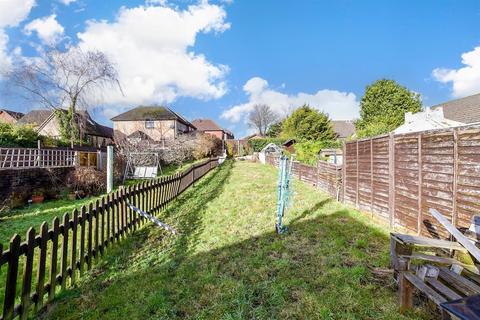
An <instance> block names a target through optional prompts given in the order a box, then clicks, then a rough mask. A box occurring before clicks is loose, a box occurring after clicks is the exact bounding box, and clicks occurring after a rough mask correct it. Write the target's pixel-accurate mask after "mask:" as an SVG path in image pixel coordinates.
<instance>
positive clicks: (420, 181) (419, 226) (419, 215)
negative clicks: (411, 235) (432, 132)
mask: <svg viewBox="0 0 480 320" xmlns="http://www.w3.org/2000/svg"><path fill="white" fill-rule="evenodd" d="M417 144H418V213H417V219H418V223H417V234H418V235H420V234H421V233H422V221H423V214H422V185H423V176H422V165H423V164H422V134H421V133H419V134H418V139H417Z"/></svg>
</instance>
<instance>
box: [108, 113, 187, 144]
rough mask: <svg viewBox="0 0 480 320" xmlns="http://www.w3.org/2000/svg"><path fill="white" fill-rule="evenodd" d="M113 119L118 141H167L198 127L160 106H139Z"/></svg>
mask: <svg viewBox="0 0 480 320" xmlns="http://www.w3.org/2000/svg"><path fill="white" fill-rule="evenodd" d="M111 120H112V121H113V130H114V136H115V140H116V141H121V140H123V139H129V140H134V141H136V140H138V139H143V140H150V139H151V140H152V141H156V142H167V141H171V140H174V139H176V138H177V137H178V136H179V135H181V134H185V133H189V132H193V131H195V129H196V127H195V126H194V125H193V124H191V123H190V122H189V121H187V120H186V119H185V118H184V117H182V116H181V115H179V114H178V113H176V112H174V111H173V110H171V109H170V108H167V107H160V106H139V107H136V108H134V109H131V110H128V111H127V112H124V113H122V114H119V115H118V116H116V117H113V118H112V119H111Z"/></svg>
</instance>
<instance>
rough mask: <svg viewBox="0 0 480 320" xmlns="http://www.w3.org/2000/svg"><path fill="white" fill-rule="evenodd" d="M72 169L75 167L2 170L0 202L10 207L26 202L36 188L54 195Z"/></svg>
mask: <svg viewBox="0 0 480 320" xmlns="http://www.w3.org/2000/svg"><path fill="white" fill-rule="evenodd" d="M70 170H74V168H54V169H43V168H36V169H24V170H1V171H0V204H1V203H4V201H8V205H9V206H10V207H16V206H20V205H22V204H25V203H27V200H28V199H29V198H30V196H31V195H32V192H33V191H34V190H35V189H43V190H44V192H45V196H46V197H54V196H55V195H56V194H58V191H59V190H58V189H59V188H61V187H63V183H64V181H65V176H66V175H67V174H68V172H69V171H70ZM52 177H54V178H53V180H54V181H52Z"/></svg>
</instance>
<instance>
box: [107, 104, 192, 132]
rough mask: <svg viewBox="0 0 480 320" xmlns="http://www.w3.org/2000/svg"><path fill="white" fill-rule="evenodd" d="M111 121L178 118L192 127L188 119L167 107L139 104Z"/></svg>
mask: <svg viewBox="0 0 480 320" xmlns="http://www.w3.org/2000/svg"><path fill="white" fill-rule="evenodd" d="M111 120H112V121H145V120H178V121H180V122H182V123H183V124H185V125H187V126H190V127H194V128H195V126H194V125H192V124H191V123H190V122H189V121H188V120H186V119H185V118H184V117H182V116H181V115H179V114H178V113H176V112H175V111H173V110H171V109H170V108H167V107H161V106H139V107H136V108H133V109H130V110H128V111H127V112H124V113H121V114H119V115H118V116H115V117H113V118H112V119H111Z"/></svg>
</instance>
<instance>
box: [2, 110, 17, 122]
mask: <svg viewBox="0 0 480 320" xmlns="http://www.w3.org/2000/svg"><path fill="white" fill-rule="evenodd" d="M21 117H23V113H21V112H16V111H11V110H7V109H0V122H3V123H10V124H15V123H17V121H18V120H19V119H20V118H21Z"/></svg>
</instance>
